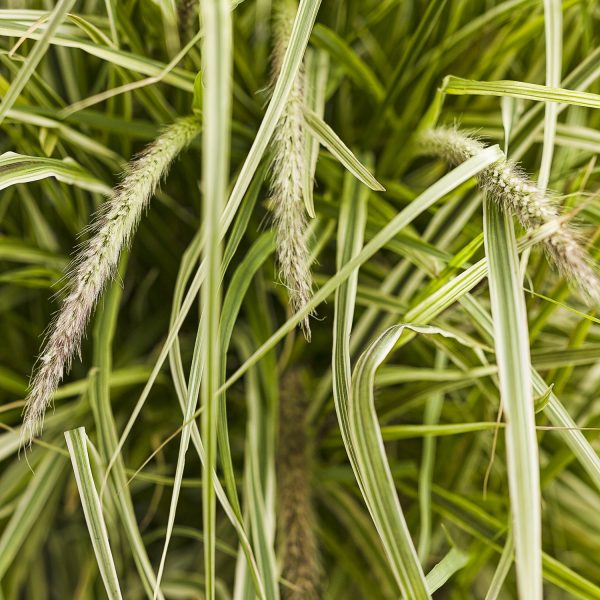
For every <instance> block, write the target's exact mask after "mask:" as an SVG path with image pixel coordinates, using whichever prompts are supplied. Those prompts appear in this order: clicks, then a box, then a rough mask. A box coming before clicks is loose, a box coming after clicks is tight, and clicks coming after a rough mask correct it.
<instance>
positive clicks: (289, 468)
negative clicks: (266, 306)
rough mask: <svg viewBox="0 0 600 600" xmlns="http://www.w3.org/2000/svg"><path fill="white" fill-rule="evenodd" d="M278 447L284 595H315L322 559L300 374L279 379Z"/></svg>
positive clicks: (309, 598) (294, 599)
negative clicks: (314, 507)
mask: <svg viewBox="0 0 600 600" xmlns="http://www.w3.org/2000/svg"><path fill="white" fill-rule="evenodd" d="M280 397H281V402H280V412H279V444H278V451H277V491H278V493H277V500H278V511H277V513H278V531H279V533H278V536H279V538H280V542H281V544H280V545H281V577H282V579H283V580H284V582H285V583H284V588H283V594H282V595H283V598H285V600H317V598H319V597H320V596H319V592H320V565H319V560H318V548H317V541H316V536H315V519H314V513H313V508H312V497H311V496H312V494H311V481H310V480H311V457H310V454H311V453H310V444H309V440H308V436H307V432H306V419H305V416H306V409H307V407H308V401H307V397H306V394H305V392H304V386H303V383H302V379H301V377H300V374H299V373H298V372H297V371H293V372H289V373H288V374H286V375H285V376H284V378H283V380H282V384H281V393H280Z"/></svg>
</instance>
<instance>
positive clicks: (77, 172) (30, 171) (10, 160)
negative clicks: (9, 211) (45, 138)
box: [0, 152, 111, 194]
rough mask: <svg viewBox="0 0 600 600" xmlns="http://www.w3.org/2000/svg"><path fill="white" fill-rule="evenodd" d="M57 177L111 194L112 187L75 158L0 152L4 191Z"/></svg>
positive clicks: (1, 188) (64, 181) (85, 188)
mask: <svg viewBox="0 0 600 600" xmlns="http://www.w3.org/2000/svg"><path fill="white" fill-rule="evenodd" d="M46 177H55V178H56V179H57V180H58V181H62V182H63V183H68V184H69V185H76V186H78V187H80V188H82V189H84V190H89V191H90V192H98V193H99V194H110V191H111V188H110V187H109V186H107V185H106V184H104V183H102V182H101V181H100V180H99V179H97V178H96V177H94V176H93V175H92V174H91V173H89V172H88V171H86V170H85V169H84V168H83V167H81V166H80V165H78V164H77V163H76V162H75V161H74V160H72V159H63V160H59V159H57V158H42V157H37V156H25V155H23V154H16V153H15V152H5V153H4V154H2V155H0V190H3V189H5V188H7V187H9V186H11V185H16V184H18V183H28V182H30V181H39V180H40V179H44V178H46Z"/></svg>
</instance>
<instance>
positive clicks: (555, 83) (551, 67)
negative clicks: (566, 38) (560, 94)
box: [538, 0, 563, 190]
mask: <svg viewBox="0 0 600 600" xmlns="http://www.w3.org/2000/svg"><path fill="white" fill-rule="evenodd" d="M544 22H545V26H546V86H547V87H550V88H557V87H560V82H561V70H562V69H561V67H562V52H563V49H562V2H560V0H544ZM545 111H546V114H545V117H544V145H543V147H542V161H541V164H540V175H539V177H538V185H539V187H540V189H542V190H545V189H546V188H547V187H548V182H549V181H550V171H551V169H552V157H553V156H554V144H555V137H556V124H557V119H558V105H557V104H556V103H554V102H549V103H548V104H546V106H545Z"/></svg>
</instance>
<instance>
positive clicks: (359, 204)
mask: <svg viewBox="0 0 600 600" xmlns="http://www.w3.org/2000/svg"><path fill="white" fill-rule="evenodd" d="M367 194H368V191H367V190H366V188H365V187H362V186H359V185H358V182H357V181H356V180H355V179H354V178H353V177H352V176H351V175H350V174H347V175H346V177H345V180H344V188H343V191H342V199H341V205H340V217H339V221H338V238H337V239H338V246H337V252H336V267H337V269H338V271H339V270H340V269H341V268H342V267H343V266H344V265H345V264H346V263H347V262H349V261H350V260H351V259H352V258H353V257H354V256H356V255H357V254H359V252H360V250H361V248H362V244H363V236H364V229H365V223H366V219H367ZM358 270H359V267H356V268H355V269H354V270H353V272H352V273H351V275H350V276H349V277H348V280H347V281H345V282H344V283H342V284H341V285H340V286H339V287H338V289H337V290H336V292H335V302H334V321H333V344H332V350H331V360H332V369H331V370H332V375H333V399H334V403H335V411H336V415H337V419H338V423H339V425H340V431H341V435H342V441H343V442H344V446H345V448H346V453H347V454H348V458H349V459H350V464H351V465H352V468H353V470H354V472H355V475H356V477H357V480H358V483H359V485H360V483H361V482H360V479H359V477H358V473H357V471H356V457H355V450H354V447H353V445H352V443H351V440H350V423H349V417H348V399H349V397H350V385H351V380H352V367H351V363H350V335H351V332H352V321H353V319H354V306H355V302H356V290H357V286H358Z"/></svg>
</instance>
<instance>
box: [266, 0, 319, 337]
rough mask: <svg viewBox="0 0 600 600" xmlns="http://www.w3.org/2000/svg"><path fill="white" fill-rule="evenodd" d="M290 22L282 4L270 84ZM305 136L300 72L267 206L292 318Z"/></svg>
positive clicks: (297, 288) (301, 256)
mask: <svg viewBox="0 0 600 600" xmlns="http://www.w3.org/2000/svg"><path fill="white" fill-rule="evenodd" d="M294 16H295V11H294V5H293V3H292V2H288V1H286V0H284V1H283V2H282V3H281V6H280V7H279V10H278V13H277V16H276V19H275V26H274V35H275V47H274V49H273V74H274V78H276V77H277V76H278V75H279V72H280V71H281V64H282V62H283V56H284V54H285V50H286V48H287V44H288V41H289V38H290V34H291V31H292V25H293V22H294ZM305 131H306V126H305V123H304V73H303V71H302V68H301V69H300V71H299V72H298V75H297V76H296V79H295V80H294V84H293V86H292V90H291V92H290V95H289V98H288V101H287V103H286V106H285V109H284V111H283V114H282V115H281V117H280V119H279V123H278V124H277V128H276V129H275V134H274V136H273V142H272V144H273V164H272V166H271V178H270V182H271V186H270V200H269V208H270V210H271V212H272V214H273V221H274V226H275V230H276V238H277V259H278V263H279V271H280V277H281V280H282V281H283V283H284V284H285V286H286V287H287V289H288V295H289V302H290V306H291V308H292V310H293V311H294V312H297V311H299V310H301V309H302V308H304V306H306V304H307V303H308V301H309V300H310V298H311V295H312V276H311V271H310V253H309V249H308V245H307V242H306V226H307V217H306V210H305V205H304V200H303V195H302V184H303V181H304V177H305V160H304V151H305V143H304V140H305ZM302 329H303V330H304V335H305V336H306V338H307V339H309V340H310V326H309V319H308V317H306V318H305V319H304V321H303V322H302Z"/></svg>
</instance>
